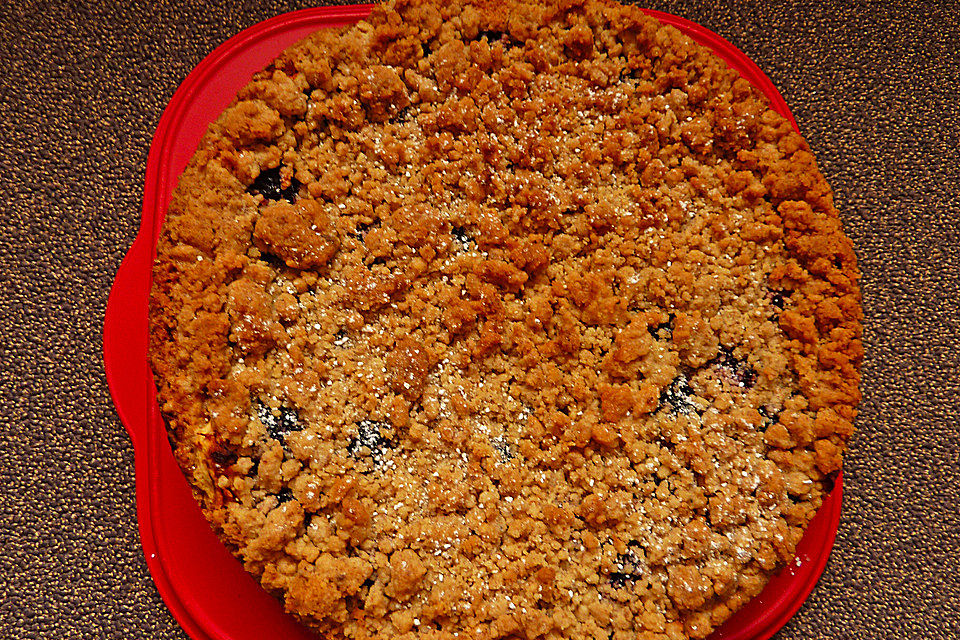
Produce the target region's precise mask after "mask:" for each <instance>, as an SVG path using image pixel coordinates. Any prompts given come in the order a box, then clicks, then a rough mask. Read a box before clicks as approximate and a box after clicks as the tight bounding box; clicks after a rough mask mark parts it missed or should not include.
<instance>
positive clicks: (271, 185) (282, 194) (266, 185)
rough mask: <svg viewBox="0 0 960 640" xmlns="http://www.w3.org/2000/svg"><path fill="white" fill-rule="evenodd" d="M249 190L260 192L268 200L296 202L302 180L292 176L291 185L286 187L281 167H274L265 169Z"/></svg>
mask: <svg viewBox="0 0 960 640" xmlns="http://www.w3.org/2000/svg"><path fill="white" fill-rule="evenodd" d="M247 191H248V192H250V193H259V194H260V195H262V196H263V197H264V198H266V199H267V200H280V199H281V198H282V199H284V200H286V201H287V202H294V201H295V200H296V199H297V193H298V192H299V191H300V182H299V181H298V180H297V179H296V178H291V180H290V186H289V187H286V188H284V186H283V179H282V178H281V176H280V167H274V168H273V169H263V170H261V171H260V175H258V176H257V179H256V180H254V181H253V184H251V185H250V186H249V187H247Z"/></svg>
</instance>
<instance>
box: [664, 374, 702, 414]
mask: <svg viewBox="0 0 960 640" xmlns="http://www.w3.org/2000/svg"><path fill="white" fill-rule="evenodd" d="M693 396H694V391H693V387H691V386H690V382H689V381H688V380H687V376H685V375H684V374H682V373H681V374H679V375H678V376H677V377H676V378H674V379H673V382H671V383H670V385H669V386H668V387H667V388H666V389H664V390H663V393H661V394H660V404H661V405H666V406H668V407H670V409H671V410H672V411H674V412H677V413H693V412H695V411H697V410H698V407H697V405H696V404H695V403H694V402H693Z"/></svg>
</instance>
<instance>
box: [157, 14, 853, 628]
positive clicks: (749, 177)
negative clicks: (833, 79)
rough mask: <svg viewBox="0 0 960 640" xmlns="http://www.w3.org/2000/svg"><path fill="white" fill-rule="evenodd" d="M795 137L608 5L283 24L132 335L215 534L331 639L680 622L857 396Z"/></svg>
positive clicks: (163, 252) (815, 457) (836, 436)
mask: <svg viewBox="0 0 960 640" xmlns="http://www.w3.org/2000/svg"><path fill="white" fill-rule="evenodd" d="M857 278H858V272H857V268H856V260H855V256H854V253H853V250H852V247H851V243H850V242H849V240H848V239H847V238H846V237H845V236H844V235H843V232H842V230H841V226H840V221H839V219H838V216H837V212H836V210H835V209H834V206H833V203H832V197H831V193H830V189H829V187H828V185H827V184H826V182H825V181H824V179H823V177H822V176H821V174H820V173H819V171H818V170H817V167H816V164H815V161H814V158H813V156H812V154H811V153H810V151H809V148H808V147H807V145H806V143H805V142H804V140H803V139H802V138H801V137H800V136H799V135H797V134H796V133H795V132H794V131H793V130H792V128H791V127H790V125H789V124H788V123H787V121H786V120H785V119H784V118H782V117H781V116H779V115H778V114H777V113H775V112H774V111H772V110H771V109H770V108H769V105H768V103H767V101H766V100H765V99H764V98H763V97H762V96H761V95H759V94H758V92H757V91H756V90H754V89H753V88H752V87H751V86H750V85H749V84H748V83H747V82H746V81H745V80H743V79H741V78H740V77H739V76H738V74H736V73H735V72H733V71H730V70H728V69H726V67H725V65H724V64H723V63H722V62H721V61H719V60H718V59H717V58H716V57H715V56H714V55H712V54H711V53H710V52H709V51H707V50H705V49H704V48H702V47H700V46H698V45H696V44H694V43H693V42H692V41H690V40H689V39H688V38H687V37H685V36H683V35H681V34H680V33H679V32H678V31H676V30H675V29H673V28H671V27H666V26H662V25H660V24H659V23H658V22H656V21H655V20H653V19H652V18H649V17H646V16H644V15H643V14H642V13H641V12H640V11H639V10H638V9H636V8H634V7H626V6H620V5H618V4H614V3H610V2H604V1H598V0H570V1H566V2H562V3H560V4H559V5H557V4H542V3H539V2H524V1H523V0H515V1H506V2H500V1H496V2H494V1H481V2H479V3H477V4H468V3H464V2H461V1H460V0H453V1H451V2H442V3H432V2H421V1H418V0H396V1H395V2H392V3H390V4H387V5H384V6H381V7H377V8H375V9H374V11H373V13H372V14H371V16H370V17H369V19H367V20H365V21H362V22H360V23H359V24H357V25H356V26H354V27H351V28H346V29H342V30H336V31H333V30H330V31H323V32H320V33H317V34H314V35H313V36H310V37H309V38H307V39H306V40H304V41H302V42H301V43H299V44H297V45H295V46H293V47H291V48H290V49H288V50H287V51H285V52H283V53H282V54H281V55H280V56H279V57H278V58H277V59H276V61H275V62H274V63H273V64H271V65H270V66H269V67H268V68H267V69H266V70H265V71H263V72H261V73H260V74H258V75H257V76H256V77H255V78H254V80H253V81H252V82H251V83H250V84H249V85H248V86H247V87H246V88H244V89H243V90H242V91H241V92H240V94H239V96H238V98H237V100H236V102H235V103H234V104H233V105H232V106H231V107H230V108H228V109H227V110H226V111H225V112H224V113H223V114H222V115H221V116H220V118H219V119H218V120H217V121H216V122H215V123H213V124H212V125H211V127H210V129H209V132H208V133H207V135H206V136H205V137H204V138H203V140H202V142H201V143H200V146H199V148H198V150H197V153H196V155H195V157H194V158H193V160H192V162H191V163H190V165H189V167H188V168H187V170H186V172H185V173H184V175H183V176H182V177H181V180H180V184H179V186H178V188H177V190H176V192H175V194H174V198H173V203H172V205H171V207H170V211H169V213H168V216H167V220H166V223H165V226H164V228H163V231H162V234H161V237H160V240H159V245H158V257H157V262H156V268H155V278H154V282H155V285H154V289H153V293H152V304H151V357H152V364H153V367H154V371H155V372H156V378H157V382H158V386H159V389H160V400H161V405H162V410H163V413H164V415H165V417H166V419H167V424H168V426H169V429H170V436H171V440H172V442H173V444H174V447H175V451H176V456H177V458H178V460H179V462H180V464H181V466H182V467H183V469H184V472H185V473H186V474H187V476H188V478H189V479H190V481H191V483H192V484H193V486H194V488H195V491H196V494H197V496H198V499H199V500H200V502H201V504H202V506H203V509H204V512H205V514H206V515H207V517H208V519H209V520H210V521H211V523H212V524H213V526H214V527H215V529H216V530H217V532H218V534H219V535H220V537H221V538H222V539H223V540H224V541H225V543H226V544H227V545H229V547H230V548H231V549H232V550H233V552H234V553H235V554H236V555H237V557H238V558H240V559H241V560H242V561H243V563H244V565H245V566H246V568H247V569H248V570H249V571H250V572H252V573H253V574H254V575H256V576H258V577H259V579H260V581H261V582H262V584H263V585H264V587H266V588H267V589H269V590H271V591H273V592H275V593H277V594H278V595H279V596H280V597H281V598H282V599H283V601H284V603H285V605H286V608H287V609H288V610H289V611H291V612H292V613H294V614H295V615H297V616H298V617H299V618H300V619H301V620H302V621H303V622H304V623H306V624H307V625H309V626H311V627H313V628H315V629H317V630H318V631H319V632H321V633H322V634H324V637H330V638H411V639H412V638H422V639H425V640H426V639H429V638H438V639H439V638H445V639H446V638H456V637H462V638H540V637H545V638H603V639H607V638H612V639H614V640H627V639H630V640H635V639H637V638H640V639H653V638H688V637H689V638H703V637H705V636H706V635H708V634H709V633H710V631H711V630H712V629H713V628H715V627H716V626H717V625H719V624H720V623H721V622H723V621H724V620H725V619H726V618H727V617H729V615H730V614H731V613H732V612H733V611H735V610H737V609H738V608H739V607H740V606H741V605H743V604H744V603H745V602H746V601H747V600H749V599H750V598H752V597H753V596H755V595H756V594H757V593H759V592H760V590H761V589H762V588H763V586H764V584H765V583H766V581H767V580H768V579H769V577H770V575H771V574H772V572H774V571H775V570H776V569H777V568H778V567H780V566H782V565H783V564H784V563H785V562H786V561H788V560H790V559H791V558H792V556H793V553H794V549H795V546H796V543H797V541H798V540H799V538H800V536H801V535H802V533H803V531H804V528H805V527H806V525H807V524H808V522H809V521H810V518H811V517H812V516H813V514H814V513H815V512H816V510H817V508H818V507H819V506H820V504H821V501H822V499H823V496H824V495H825V493H826V492H828V491H829V487H830V486H831V484H832V480H833V477H834V475H835V473H836V472H837V471H838V470H839V469H840V466H841V460H842V458H841V456H842V453H843V451H844V448H845V446H846V442H847V440H848V439H849V437H850V435H851V433H852V429H853V427H852V421H853V419H854V417H855V413H856V410H855V407H856V404H857V402H858V400H859V392H858V381H859V364H860V360H861V357H862V346H861V342H860V334H861V327H860V320H861V310H860V304H859V291H858V288H857Z"/></svg>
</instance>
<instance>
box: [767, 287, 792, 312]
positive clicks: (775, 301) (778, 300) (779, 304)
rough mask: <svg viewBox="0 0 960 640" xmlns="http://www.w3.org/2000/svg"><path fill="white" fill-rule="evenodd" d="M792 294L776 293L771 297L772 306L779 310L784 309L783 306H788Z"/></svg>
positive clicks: (785, 292) (789, 292)
mask: <svg viewBox="0 0 960 640" xmlns="http://www.w3.org/2000/svg"><path fill="white" fill-rule="evenodd" d="M791 293H792V292H791V291H774V292H773V293H772V295H771V296H770V304H772V305H773V306H775V307H776V308H778V309H783V305H784V304H786V301H787V298H788V297H790V294H791Z"/></svg>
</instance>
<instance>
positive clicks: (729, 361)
mask: <svg viewBox="0 0 960 640" xmlns="http://www.w3.org/2000/svg"><path fill="white" fill-rule="evenodd" d="M713 364H714V366H715V367H716V368H717V369H718V370H719V372H720V375H721V377H722V378H723V379H724V381H726V382H727V383H729V384H732V385H734V386H736V387H740V388H741V389H749V388H750V387H752V386H753V385H755V384H756V383H757V372H756V370H754V368H753V367H751V366H750V365H749V364H748V363H747V362H746V361H744V360H740V359H738V358H737V357H736V356H734V355H733V351H731V350H729V349H723V350H721V351H720V355H718V356H717V357H716V358H715V359H714V361H713Z"/></svg>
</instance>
